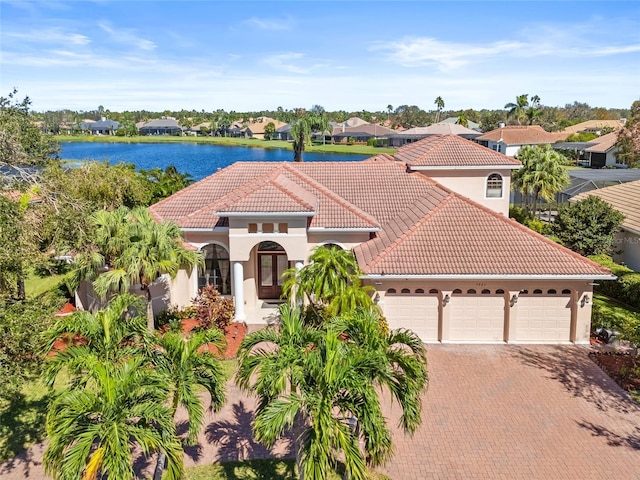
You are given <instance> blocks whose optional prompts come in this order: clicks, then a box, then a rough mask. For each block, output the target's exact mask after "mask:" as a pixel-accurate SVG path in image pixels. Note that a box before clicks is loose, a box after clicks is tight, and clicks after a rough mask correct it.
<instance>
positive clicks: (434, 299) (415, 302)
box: [384, 292, 438, 342]
mask: <svg viewBox="0 0 640 480" xmlns="http://www.w3.org/2000/svg"><path fill="white" fill-rule="evenodd" d="M384 315H385V317H386V318H387V322H388V323H389V328H390V329H392V330H393V329H396V328H408V329H409V330H413V331H414V332H415V333H416V334H417V335H418V336H419V337H420V339H421V340H422V341H423V342H437V341H438V295H433V294H422V293H415V292H411V293H405V294H394V293H387V294H386V296H385V299H384Z"/></svg>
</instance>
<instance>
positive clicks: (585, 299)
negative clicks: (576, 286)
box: [580, 293, 591, 307]
mask: <svg viewBox="0 0 640 480" xmlns="http://www.w3.org/2000/svg"><path fill="white" fill-rule="evenodd" d="M590 302H591V298H589V295H587V294H586V293H585V294H584V295H583V296H582V301H581V302H580V305H581V306H583V307H584V306H585V305H590Z"/></svg>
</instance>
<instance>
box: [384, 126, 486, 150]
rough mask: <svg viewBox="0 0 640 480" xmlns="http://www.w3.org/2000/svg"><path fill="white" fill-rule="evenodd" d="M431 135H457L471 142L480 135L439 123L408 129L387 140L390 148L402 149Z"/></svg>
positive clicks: (390, 136) (472, 131)
mask: <svg viewBox="0 0 640 480" xmlns="http://www.w3.org/2000/svg"><path fill="white" fill-rule="evenodd" d="M431 135H459V136H461V137H462V138H466V139H468V140H473V139H474V138H476V137H479V136H480V135H481V134H480V133H478V132H476V131H475V130H471V129H469V128H467V127H463V126H462V125H458V124H456V123H451V122H447V123H445V122H440V123H434V124H433V125H429V126H428V127H413V128H409V129H408V130H403V131H402V132H397V133H394V134H392V135H389V136H388V137H387V138H389V146H390V147H402V146H403V145H407V144H409V143H413V142H417V141H418V140H422V139H423V138H426V137H429V136H431Z"/></svg>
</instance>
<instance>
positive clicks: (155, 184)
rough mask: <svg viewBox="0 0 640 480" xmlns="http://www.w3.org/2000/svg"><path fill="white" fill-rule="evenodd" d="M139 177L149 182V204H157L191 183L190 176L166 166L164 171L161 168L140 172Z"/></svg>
mask: <svg viewBox="0 0 640 480" xmlns="http://www.w3.org/2000/svg"><path fill="white" fill-rule="evenodd" d="M140 175H141V176H142V177H143V178H144V179H145V180H146V181H147V182H149V189H150V190H151V200H150V203H156V202H159V201H160V200H162V199H163V198H167V197H169V196H171V195H173V194H174V193H176V192H179V191H180V190H182V189H183V188H185V187H188V186H189V185H191V184H192V183H193V179H192V178H191V175H189V174H188V173H180V172H178V169H177V168H176V167H175V166H173V165H169V166H167V167H166V168H165V169H164V171H163V170H162V169H161V168H152V169H151V170H140Z"/></svg>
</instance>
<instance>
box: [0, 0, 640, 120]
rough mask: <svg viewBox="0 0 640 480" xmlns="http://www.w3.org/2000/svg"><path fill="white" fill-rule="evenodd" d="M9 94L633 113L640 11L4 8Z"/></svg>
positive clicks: (41, 98) (188, 5) (131, 105)
mask: <svg viewBox="0 0 640 480" xmlns="http://www.w3.org/2000/svg"><path fill="white" fill-rule="evenodd" d="M0 9H1V10H0V94H1V95H6V94H7V93H9V92H10V91H11V89H12V88H13V87H17V88H18V89H19V95H20V96H23V95H29V96H30V97H31V99H32V101H33V108H34V109H35V110H39V111H40V110H46V109H61V108H71V109H74V110H94V109H96V108H97V107H98V106H99V105H102V106H104V107H105V108H107V109H110V110H114V111H122V110H138V109H146V110H152V111H162V110H165V109H169V110H174V109H181V108H185V109H189V110H190V109H196V110H203V109H204V110H205V111H212V110H216V109H218V108H223V109H225V110H236V111H249V110H251V111H254V110H262V109H276V108H277V107H279V106H281V107H283V108H285V109H288V108H295V107H307V108H308V107H311V106H312V105H314V104H319V105H322V106H324V107H325V108H326V109H327V110H339V109H344V110H361V109H366V110H386V108H387V105H389V104H391V105H393V107H394V108H395V107H397V106H399V105H403V104H408V105H418V106H420V107H421V108H423V109H425V110H431V109H433V108H434V105H433V102H434V99H435V98H436V97H437V96H441V97H442V98H443V99H444V101H445V108H446V109H462V108H475V109H481V108H502V107H503V106H504V105H505V103H508V102H510V101H513V100H514V99H515V97H516V95H519V94H523V93H528V94H529V95H534V94H537V95H539V96H540V98H541V99H542V103H543V104H544V105H550V106H563V105H565V104H566V103H572V102H574V101H580V102H586V103H588V104H589V105H591V106H594V107H595V106H602V107H617V108H629V107H630V105H631V103H632V102H633V101H634V100H637V99H639V98H640V2H639V1H637V0H636V1H626V2H615V1H581V2H566V1H554V2H521V1H511V2H498V1H491V2H481V1H447V2H427V1H412V2H401V1H388V0H387V1H374V0H369V1H358V2H348V1H324V2H302V1H297V2H296V1H288V2H271V1H263V2H242V1H215V2H214V1H177V0H176V1H137V2H131V1H105V0H97V1H79V0H76V1H57V0H47V1H43V2H36V1H28V0H15V1H8V0H0Z"/></svg>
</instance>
